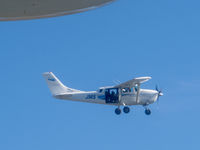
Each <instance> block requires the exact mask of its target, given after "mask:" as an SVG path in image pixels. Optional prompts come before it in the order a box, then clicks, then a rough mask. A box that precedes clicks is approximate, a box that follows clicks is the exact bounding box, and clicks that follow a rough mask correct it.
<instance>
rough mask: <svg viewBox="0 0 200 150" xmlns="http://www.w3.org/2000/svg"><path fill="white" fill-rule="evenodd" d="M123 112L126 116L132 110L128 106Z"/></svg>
mask: <svg viewBox="0 0 200 150" xmlns="http://www.w3.org/2000/svg"><path fill="white" fill-rule="evenodd" d="M123 111H124V113H125V114H127V113H129V112H130V108H129V107H127V106H125V107H124V108H123Z"/></svg>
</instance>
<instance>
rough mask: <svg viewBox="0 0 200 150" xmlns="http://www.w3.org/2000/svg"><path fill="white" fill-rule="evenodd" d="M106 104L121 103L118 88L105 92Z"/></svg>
mask: <svg viewBox="0 0 200 150" xmlns="http://www.w3.org/2000/svg"><path fill="white" fill-rule="evenodd" d="M105 99H106V103H119V91H118V88H109V89H106V90H105Z"/></svg>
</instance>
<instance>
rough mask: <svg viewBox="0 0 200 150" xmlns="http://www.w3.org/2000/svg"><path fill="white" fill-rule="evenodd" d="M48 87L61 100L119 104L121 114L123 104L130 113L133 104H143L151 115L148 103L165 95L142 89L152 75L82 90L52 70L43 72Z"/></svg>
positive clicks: (118, 112)
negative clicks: (70, 86) (58, 76)
mask: <svg viewBox="0 0 200 150" xmlns="http://www.w3.org/2000/svg"><path fill="white" fill-rule="evenodd" d="M43 77H44V78H45V80H46V82H47V85H48V88H49V89H50V91H51V93H52V95H53V97H54V98H57V99H61V100H72V101H80V102H88V103H96V104H106V105H114V106H117V108H116V109H115V113H116V114H117V115H120V114H121V112H122V111H121V109H120V106H123V112H124V113H126V114H127V113H129V112H130V108H129V106H131V105H142V106H144V108H145V114H146V115H150V114H151V110H150V109H149V108H148V105H150V104H153V103H154V102H156V101H157V100H158V99H159V97H160V96H163V93H162V91H161V90H158V88H157V87H156V90H149V89H141V88H140V86H141V84H142V83H144V82H146V81H148V80H150V79H151V77H139V78H134V79H132V80H129V81H127V82H124V83H120V84H118V85H114V86H107V87H100V88H99V89H98V90H97V91H80V90H77V89H72V88H69V87H67V86H65V85H64V84H63V83H62V82H61V81H60V80H59V79H58V78H57V77H56V76H55V75H54V74H53V73H52V72H45V73H43Z"/></svg>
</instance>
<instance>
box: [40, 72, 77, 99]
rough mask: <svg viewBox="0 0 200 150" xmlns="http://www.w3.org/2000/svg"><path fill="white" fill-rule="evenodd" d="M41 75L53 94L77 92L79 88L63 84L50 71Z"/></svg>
mask: <svg viewBox="0 0 200 150" xmlns="http://www.w3.org/2000/svg"><path fill="white" fill-rule="evenodd" d="M43 76H44V78H45V80H46V82H47V85H48V87H49V89H50V91H51V93H52V95H53V96H55V95H62V94H67V93H73V92H79V90H75V89H71V88H68V87H66V86H65V85H63V84H62V82H60V80H59V79H58V78H57V77H56V76H55V75H54V74H53V73H52V72H45V73H43Z"/></svg>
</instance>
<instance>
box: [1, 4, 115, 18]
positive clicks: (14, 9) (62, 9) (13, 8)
mask: <svg viewBox="0 0 200 150" xmlns="http://www.w3.org/2000/svg"><path fill="white" fill-rule="evenodd" d="M112 1H114V0H0V21H14V20H26V19H37V18H47V17H55V16H62V15H69V14H74V13H80V12H84V11H87V10H91V9H94V8H97V7H100V6H103V5H105V4H108V3H111V2H112Z"/></svg>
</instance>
